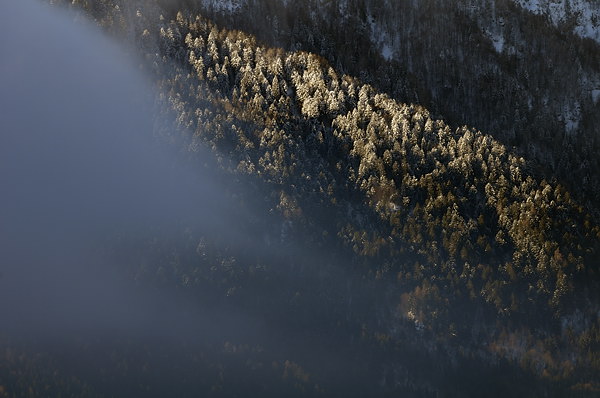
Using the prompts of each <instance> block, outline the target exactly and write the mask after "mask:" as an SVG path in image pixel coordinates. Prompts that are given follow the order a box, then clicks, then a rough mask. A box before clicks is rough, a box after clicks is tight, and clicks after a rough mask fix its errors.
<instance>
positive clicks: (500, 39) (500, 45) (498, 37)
mask: <svg viewBox="0 0 600 398" xmlns="http://www.w3.org/2000/svg"><path fill="white" fill-rule="evenodd" d="M485 34H486V36H487V37H488V38H489V39H490V40H491V41H492V44H493V46H494V49H495V50H496V52H497V53H502V50H504V42H505V40H504V35H502V33H501V32H499V33H493V32H490V31H489V30H485Z"/></svg>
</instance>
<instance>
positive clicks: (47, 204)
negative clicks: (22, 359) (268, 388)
mask: <svg viewBox="0 0 600 398" xmlns="http://www.w3.org/2000/svg"><path fill="white" fill-rule="evenodd" d="M78 21H79V22H74V18H73V15H70V14H69V13H68V12H66V11H64V10H60V12H59V11H57V10H56V9H55V8H50V7H47V6H44V5H41V4H39V3H36V2H34V1H19V2H10V3H9V2H3V3H1V4H0V52H1V53H2V54H3V55H4V56H2V57H0V110H1V112H0V131H1V134H0V186H1V187H2V194H1V196H0V220H1V221H0V319H2V320H3V322H2V324H1V326H0V338H8V339H9V340H10V339H19V341H25V342H26V344H28V343H30V342H33V343H35V344H41V346H42V349H46V348H47V347H57V346H58V347H67V349H65V350H62V349H59V352H61V353H64V352H72V355H74V356H77V355H78V354H77V353H78V352H79V351H77V348H75V349H73V344H75V343H73V342H74V341H82V339H83V341H87V342H90V341H93V342H94V344H96V346H100V347H103V346H109V347H110V346H111V345H113V344H115V341H116V342H119V341H120V342H121V343H122V342H123V341H126V340H127V339H133V340H134V341H136V342H138V343H140V344H141V343H142V342H144V341H148V340H150V341H156V340H157V339H158V340H160V341H161V342H163V343H164V344H167V345H169V346H170V344H177V342H180V343H181V344H183V345H184V346H185V347H189V346H190V345H191V346H198V345H203V346H212V345H219V344H220V345H222V344H223V342H224V341H226V340H227V339H230V338H231V339H233V340H237V341H253V342H255V343H256V342H258V343H261V342H267V343H268V344H271V349H273V350H275V352H276V354H275V355H281V358H282V359H286V358H287V357H285V356H284V355H286V354H285V353H287V354H289V355H290V356H294V355H299V356H300V357H301V358H305V360H306V361H307V362H310V363H313V364H315V366H317V367H323V368H325V369H327V371H328V372H331V373H332V376H333V378H332V380H334V383H338V382H340V383H344V384H346V380H343V377H341V375H342V374H343V372H344V369H345V368H346V367H347V365H346V364H345V362H346V361H347V358H345V357H344V356H340V355H339V354H338V353H337V352H334V351H333V349H332V348H331V347H329V346H327V343H326V342H327V341H330V340H331V339H333V337H331V336H327V334H326V333H325V332H324V330H326V327H327V326H323V328H321V325H319V322H322V321H323V322H324V321H327V320H326V319H324V318H323V317H325V316H326V314H327V309H326V306H327V303H322V302H318V300H320V298H321V296H320V295H318V294H315V295H314V296H312V297H311V296H310V292H311V291H316V292H318V291H320V289H321V290H326V291H328V292H329V293H330V296H331V297H335V298H333V299H332V300H338V301H340V300H341V301H343V300H345V298H344V297H343V296H344V294H349V291H350V287H349V285H347V284H346V280H348V275H346V274H344V272H343V271H342V268H341V267H336V266H335V265H331V264H329V265H328V268H327V270H323V269H320V270H318V272H314V271H315V270H317V269H319V263H320V262H321V261H324V260H323V259H325V258H327V257H328V256H327V255H326V254H324V253H320V252H318V251H315V250H313V251H311V252H307V251H306V250H305V249H304V248H303V246H304V245H302V244H301V242H287V243H286V244H285V245H278V244H276V243H269V242H265V241H264V238H263V235H264V233H263V231H258V230H257V231H254V232H255V233H254V234H247V233H246V232H244V229H243V228H241V227H240V226H241V223H240V219H243V218H244V217H250V218H257V217H260V214H248V213H247V212H248V211H250V212H252V210H251V209H250V210H248V209H239V208H237V207H236V206H235V205H234V203H233V201H232V200H231V195H230V194H228V193H227V189H226V188H225V185H226V184H224V182H223V181H220V178H222V175H223V174H220V173H219V172H217V171H216V170H212V169H211V167H194V165H193V164H190V163H189V162H187V163H186V162H184V161H183V160H181V159H180V157H181V156H180V155H181V154H179V153H178V152H177V148H174V147H170V146H168V145H167V144H166V143H165V142H164V141H161V140H160V139H157V137H155V136H154V124H155V123H156V109H155V105H154V98H155V95H156V93H155V92H154V91H153V87H152V84H151V82H150V79H146V78H145V76H144V74H143V73H142V72H141V70H140V69H139V68H138V67H137V64H138V63H137V61H136V59H135V57H134V56H132V55H131V54H129V53H127V52H126V49H125V48H124V47H121V46H119V45H117V44H116V43H114V42H112V41H111V40H109V39H108V38H106V37H105V36H104V35H103V34H101V33H100V32H99V30H98V29H97V28H96V27H94V26H92V25H91V24H88V23H86V22H82V21H81V19H78ZM159 122H160V121H159ZM199 157H200V158H202V157H204V158H205V160H206V163H208V164H211V162H212V160H211V159H212V158H211V155H209V153H208V151H207V152H206V153H201V154H200V155H199ZM259 224H260V223H259ZM187 227H190V228H192V229H193V230H194V231H195V232H199V233H203V234H206V235H209V236H211V237H212V238H214V239H216V240H217V243H218V241H219V239H220V241H226V242H227V245H228V247H233V248H234V249H235V248H238V249H240V250H241V251H243V252H244V253H245V254H246V255H253V253H254V254H255V255H259V254H260V256H261V257H262V258H263V259H264V258H269V259H270V260H271V261H272V262H274V263H276V262H283V261H290V259H292V258H293V260H292V262H293V263H294V264H296V265H297V268H299V269H300V268H302V269H305V271H304V276H303V278H304V279H301V278H299V277H298V275H295V274H292V273H290V274H286V271H285V270H289V269H290V268H289V267H282V270H283V271H282V272H281V273H280V274H278V275H277V278H279V279H277V280H278V281H281V282H282V284H283V285H284V286H282V287H281V291H283V292H284V293H282V292H272V293H269V294H263V295H262V296H263V299H264V297H271V298H275V299H274V300H273V302H264V303H263V304H261V306H260V308H261V309H260V311H262V310H263V309H264V311H265V312H269V313H270V315H269V316H267V318H269V320H268V321H267V320H265V318H263V317H262V315H263V314H261V313H259V312H260V311H259V312H256V311H255V312H247V311H246V310H244V309H242V308H232V307H224V306H214V307H213V306H210V305H208V304H206V303H202V302H199V301H198V300H197V299H196V300H194V299H190V297H189V296H186V295H185V294H181V293H180V292H177V291H176V289H164V288H158V287H152V286H148V285H144V284H142V285H140V284H137V283H134V281H132V280H131V277H130V275H128V274H127V272H126V269H127V268H128V264H124V263H122V261H125V260H122V259H119V258H116V257H114V256H111V255H107V250H106V247H107V245H108V246H109V250H108V252H110V251H111V250H110V245H112V244H114V242H118V241H124V242H127V241H128V240H131V241H136V239H143V237H144V236H156V235H157V234H158V236H159V238H160V236H164V237H167V240H168V239H170V238H172V236H178V233H180V232H181V230H183V229H185V228H187ZM257 229H260V227H257ZM217 237H218V238H217ZM142 247H143V245H142ZM126 257H127V256H126ZM307 264H311V265H312V267H313V268H308V271H306V269H307V268H306V266H307ZM334 267H335V268H334ZM292 268H293V266H292ZM334 269H335V270H336V272H335V274H334V273H332V271H333V270H334ZM314 281H317V282H319V285H313V283H312V282H314ZM332 281H335V284H334V283H332ZM303 283H304V284H305V285H304V286H302V284H303ZM299 286H301V288H302V289H305V292H306V297H307V298H306V299H303V300H304V301H302V302H301V304H299V305H298V307H299V308H296V309H295V310H294V309H292V313H293V311H297V312H298V313H301V312H303V311H306V310H311V308H312V307H313V306H315V307H316V306H317V305H319V306H321V309H319V311H315V312H318V313H320V314H321V318H315V320H314V324H310V325H306V324H305V325H300V326H301V327H304V328H307V327H308V328H311V333H309V334H307V336H308V337H307V336H303V335H302V333H303V330H294V329H297V327H296V326H295V325H294V324H291V323H289V320H290V319H291V318H292V317H293V315H289V314H288V313H289V312H290V309H289V308H287V307H286V305H287V304H288V303H286V302H285V301H284V300H281V301H278V300H277V299H278V298H285V297H290V296H292V295H293V292H290V293H289V294H288V292H287V291H286V290H285V289H287V288H289V289H298V288H299ZM252 289H260V286H258V287H252ZM342 290H343V291H342ZM355 290H357V291H359V289H358V288H356V289H355ZM280 296H281V297H280ZM265 301H267V300H265ZM355 303H356V300H355ZM355 305H356V304H355ZM302 306H305V307H306V308H301V307H302ZM309 306H310V307H311V308H308V307H309ZM323 308H325V309H323ZM283 317H285V318H286V319H285V320H283V321H282V320H281V318H283ZM280 322H281V323H283V325H280V324H279V323H280ZM285 322H288V324H285ZM311 322H312V321H311ZM123 339H125V340H123ZM119 344H120V343H119ZM339 344H342V342H341V341H340V343H339ZM179 349H181V346H179ZM124 351H125V349H124ZM88 355H89V354H88ZM345 355H348V356H351V354H350V353H346V354H345ZM173 357H174V359H173V358H172V359H171V361H172V362H173V363H177V362H178V361H179V360H180V358H177V353H176V352H175V353H173ZM83 360H84V361H85V358H84V359H83ZM132 360H134V359H132ZM75 366H79V365H75ZM162 366H163V365H162V363H161V364H160V365H157V368H158V369H163V368H162ZM166 366H170V365H165V367H166ZM360 366H361V367H362V364H361V365H360ZM360 369H362V368H360ZM160 371H161V370H159V371H158V372H160ZM334 373H335V374H334ZM241 379H244V378H243V377H241ZM173 380H177V382H179V381H180V380H179V375H177V376H175V377H172V380H171V381H173ZM153 381H154V380H153ZM154 382H155V383H156V381H154ZM158 383H159V384H164V383H162V382H158ZM168 383H169V382H167V384H168ZM355 383H356V384H358V383H359V381H358V380H357V381H355ZM129 387H131V388H135V387H133V384H131V386H129ZM129 387H127V388H129ZM111 388H114V389H115V391H117V394H123V393H124V392H123V391H127V390H126V388H125V387H124V386H118V385H115V386H112V387H111ZM122 388H125V390H121V389H122ZM182 388H184V387H182ZM155 394H159V393H158V392H156V393H155Z"/></svg>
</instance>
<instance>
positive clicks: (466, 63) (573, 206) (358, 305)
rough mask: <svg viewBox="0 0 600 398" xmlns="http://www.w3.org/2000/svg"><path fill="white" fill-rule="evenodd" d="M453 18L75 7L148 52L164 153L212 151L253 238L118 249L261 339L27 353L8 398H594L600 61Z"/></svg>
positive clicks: (132, 269) (381, 10) (242, 230)
mask: <svg viewBox="0 0 600 398" xmlns="http://www.w3.org/2000/svg"><path fill="white" fill-rule="evenodd" d="M53 3H58V2H53ZM69 3H70V2H69ZM442 3H444V4H445V2H435V1H431V2H422V3H419V5H416V3H414V2H406V3H402V4H403V5H402V6H399V7H391V6H390V4H388V3H387V2H385V1H381V2H376V1H373V2H369V3H365V2H361V1H355V2H352V1H347V2H320V1H319V2H316V3H315V4H312V3H311V4H310V5H308V6H307V5H306V4H300V3H293V2H281V3H273V4H271V3H261V2H256V3H253V2H235V1H231V2H190V1H187V2H185V1H182V2H174V1H170V2H161V1H158V2H157V3H156V4H154V2H148V1H146V2H137V3H136V2H119V1H114V2H113V1H109V0H106V1H97V2H94V1H74V2H73V5H72V7H73V8H75V9H83V10H85V11H86V12H87V13H88V16H90V17H91V18H93V19H94V20H95V21H96V22H97V23H98V24H99V25H100V26H102V28H103V29H104V30H105V31H107V32H109V33H110V34H111V35H112V36H113V37H116V38H119V39H121V40H123V41H125V42H126V43H128V45H132V47H131V48H134V49H135V50H133V51H134V52H135V53H136V54H137V56H139V57H140V61H139V62H140V70H141V73H146V74H148V75H149V76H150V77H151V80H152V81H153V83H154V85H155V88H156V90H157V92H158V94H157V98H156V105H155V107H156V109H157V112H156V113H155V115H153V116H151V117H152V118H153V120H154V125H155V131H154V132H153V134H154V136H155V137H157V139H158V140H159V141H160V142H163V143H164V145H171V146H172V147H174V148H176V150H177V151H178V154H179V157H180V158H182V159H185V160H186V161H187V162H188V166H189V167H191V168H192V169H193V168H195V167H197V168H198V169H199V170H200V169H203V170H205V169H207V168H210V167H211V166H207V165H206V164H207V163H211V162H212V161H211V160H207V155H206V153H207V152H206V151H208V152H210V153H211V156H212V157H213V158H214V164H215V167H216V169H217V171H215V172H214V173H216V175H217V176H218V177H217V178H218V179H220V180H222V181H223V183H224V185H225V186H226V191H227V193H228V195H229V199H230V200H231V201H232V203H235V206H234V207H235V210H232V211H231V213H232V220H233V221H231V223H232V225H233V228H232V229H236V230H237V234H236V235H235V236H236V238H235V239H232V238H231V237H232V236H233V235H230V233H229V232H227V233H225V232H214V231H213V232H210V231H208V232H207V231H206V230H205V229H203V228H202V227H201V224H202V222H197V221H191V220H192V219H195V217H194V216H193V215H192V214H190V218H189V219H190V221H184V222H182V225H181V226H180V227H179V228H178V230H177V231H176V232H171V233H169V234H165V233H162V232H161V231H160V230H153V229H150V230H148V231H146V232H145V233H144V234H141V235H140V236H136V237H134V238H128V239H123V238H110V239H108V242H109V244H108V245H107V248H106V249H105V250H106V251H107V252H108V254H109V255H111V256H115V257H116V258H119V259H122V260H123V262H124V263H125V264H127V266H126V272H127V273H128V275H130V276H131V277H132V279H135V280H136V283H139V284H141V285H144V286H154V287H158V288H160V289H163V290H164V291H169V292H171V291H175V292H177V295H178V297H179V295H181V297H183V298H184V299H185V300H186V302H190V303H192V306H193V305H194V303H195V304H196V305H198V306H206V307H208V308H212V310H213V311H214V312H215V313H220V312H223V313H227V314H229V313H235V314H238V313H243V314H245V315H244V316H247V317H249V318H250V319H260V321H256V323H257V324H259V325H260V326H257V327H256V328H257V329H258V330H260V331H258V332H252V333H250V332H248V333H244V332H243V329H244V326H241V327H239V326H238V327H234V328H233V329H234V330H235V331H232V332H230V331H227V332H222V333H216V335H217V337H211V338H208V339H206V341H203V342H202V343H199V342H198V341H197V340H195V339H194V338H193V337H191V338H190V337H186V338H182V339H181V341H179V340H174V341H170V342H168V343H164V342H162V343H161V342H153V341H137V342H136V341H135V340H134V341H132V340H131V339H127V338H123V337H117V338H116V339H115V341H109V342H102V341H100V342H98V341H94V340H93V339H92V340H91V341H85V339H84V341H81V342H80V343H78V344H75V345H74V347H72V348H71V350H72V353H71V354H69V355H70V357H72V358H75V359H72V360H71V361H72V362H69V360H65V358H64V357H65V355H66V354H64V353H62V352H61V351H60V350H55V349H48V348H45V347H43V348H42V351H44V350H45V351H49V352H48V353H45V354H43V355H42V354H38V355H39V356H37V357H36V354H35V352H36V349H37V348H38V347H37V346H34V347H30V346H27V345H26V344H24V343H20V342H19V339H18V338H14V337H12V336H10V337H9V338H7V341H8V342H7V343H6V344H4V345H5V346H6V347H7V348H6V355H5V356H4V357H5V361H4V362H3V363H4V364H6V365H5V367H4V368H3V369H0V371H2V372H3V373H2V374H3V375H7V374H8V376H7V377H8V378H9V380H11V382H10V383H8V384H7V385H5V386H4V387H2V389H0V394H5V395H7V396H22V392H23V391H24V390H25V388H26V386H27V385H29V384H32V383H37V385H40V386H41V385H44V384H45V385H51V386H53V387H52V388H55V389H56V391H66V390H62V388H64V387H61V386H65V385H66V386H69V387H68V390H69V391H73V390H74V391H80V390H81V389H87V390H86V391H89V392H90V396H93V395H91V394H92V391H93V393H94V394H98V395H99V396H120V395H121V394H122V392H123V391H126V392H127V393H128V396H148V395H147V394H151V395H152V394H154V395H156V396H160V395H161V394H168V393H169V391H172V390H170V388H172V387H170V386H173V385H177V387H176V388H179V390H175V391H176V392H177V391H178V392H179V395H181V396H189V395H192V394H200V395H203V396H237V395H239V394H246V395H249V396H255V395H256V396H280V395H281V394H283V395H286V396H392V395H397V394H405V395H406V396H523V395H531V396H569V395H572V396H581V395H583V396H586V394H589V396H592V395H593V394H594V393H597V391H598V390H599V389H600V381H599V380H598V377H597V375H598V373H599V372H600V362H599V359H598V347H599V345H600V320H599V316H598V314H599V313H600V294H599V293H600V290H599V288H600V286H599V282H600V278H599V277H600V276H599V275H598V272H599V260H598V258H600V253H599V252H600V218H599V217H598V210H600V207H599V206H600V204H599V202H598V192H599V191H598V189H599V185H598V184H599V181H600V180H599V178H600V173H598V170H599V168H598V166H599V165H598V160H597V159H596V158H595V157H594V156H592V154H593V153H595V150H596V149H598V142H599V141H598V131H597V128H596V127H594V126H595V125H596V124H595V122H596V120H597V118H598V114H600V113H598V112H597V110H598V104H597V101H595V99H594V97H593V95H592V91H590V90H591V88H592V87H595V86H593V84H594V83H593V82H595V81H597V82H600V76H599V75H598V74H599V73H600V71H599V70H598V68H599V66H598V65H600V64H599V63H598V61H599V59H598V57H599V56H600V52H599V51H598V47H597V44H595V43H593V42H591V41H590V40H587V41H586V40H582V39H579V38H576V37H575V35H574V34H573V35H572V33H569V32H567V33H564V31H560V33H559V31H558V30H556V29H557V28H556V27H553V25H551V24H549V23H547V22H543V21H542V19H541V18H540V17H536V16H533V15H531V14H529V13H526V12H525V11H523V10H522V9H521V8H517V7H516V6H514V3H513V2H509V1H495V2H492V3H494V4H495V5H496V8H495V15H493V16H490V15H487V14H485V15H479V16H477V17H474V14H472V13H471V11H469V9H468V8H464V9H460V7H459V8H456V6H455V5H452V6H450V5H447V6H446V5H444V4H442ZM462 3H465V4H466V2H457V4H462ZM322 9H325V10H327V12H325V13H323V12H316V11H315V10H322ZM311 10H312V11H311ZM313 11H314V12H313ZM473 12H475V11H473ZM499 15H501V17H499ZM323 18H326V20H325V19H323ZM487 18H490V19H487ZM500 18H502V20H503V21H504V22H502V23H500V22H498V21H499V20H500ZM431 19H435V20H436V21H438V22H437V23H436V24H434V25H431V24H428V23H427V21H430V20H431ZM418 21H421V23H417V22H418ZM473 21H476V23H475V24H473V23H472V22H473ZM492 22H493V23H498V24H499V25H497V26H496V28H493V29H492V26H494V25H492ZM517 26H518V27H519V29H517V28H516V27H517ZM511 27H513V28H514V30H511V29H512V28H511ZM425 31H427V32H425ZM249 32H250V33H249ZM442 32H452V34H443V33H442ZM540 32H541V33H540ZM252 33H254V34H256V36H253V35H252ZM499 35H501V37H502V40H500V39H498V38H499V37H500V36H499ZM557 35H566V36H565V37H568V39H569V40H568V42H569V43H570V44H569V45H567V44H565V43H566V41H563V40H554V38H555V37H557ZM406 37H411V38H414V41H413V40H406ZM434 37H435V38H437V39H438V40H433V38H434ZM392 38H393V39H392ZM500 42H502V44H501V45H500ZM349 43H352V46H351V47H350V46H348V44H349ZM526 48H534V49H535V48H539V51H538V52H535V51H530V50H526ZM536 51H537V50H536ZM433 54H435V55H433ZM541 54H542V55H543V57H544V59H546V58H547V59H561V58H563V57H565V58H566V57H568V58H569V59H574V60H575V61H574V62H575V63H576V64H577V68H574V67H572V66H570V65H566V64H563V63H560V62H557V63H556V65H552V67H549V66H548V65H547V63H545V62H539V61H538V62H534V61H533V59H534V58H535V57H539V56H540V55H541ZM565 82H570V84H566V83H565ZM599 87H600V86H599ZM429 107H431V109H432V110H429V109H428V108H429ZM575 108H577V111H575V110H574V109H575ZM567 113H568V114H569V115H571V116H572V117H574V118H575V117H576V119H577V120H576V121H575V119H568V118H567V117H566V115H567ZM149 117H150V116H149ZM445 118H447V119H445ZM567 119H568V120H567ZM470 126H471V127H470ZM479 129H481V130H479ZM149 133H151V132H149ZM190 211H192V212H193V210H190ZM111 242H112V243H111ZM211 316H212V315H211ZM223 318H225V320H223ZM232 318H235V319H236V321H233V320H229V319H228V318H227V316H221V317H220V316H217V315H214V321H215V324H216V325H224V324H226V325H229V324H233V325H237V323H236V322H239V323H243V321H239V319H238V316H237V315H236V316H235V317H232ZM211 319H213V318H211ZM242 319H245V318H242ZM219 322H221V323H219ZM253 322H254V321H253ZM253 322H251V324H252V325H254V323H253ZM216 327H217V326H216ZM221 327H222V326H218V327H217V328H221ZM226 329H227V328H226V327H224V330H226ZM219 330H220V329H219ZM221 335H222V337H221ZM102 344H108V345H109V346H110V347H112V351H111V353H110V355H109V354H106V353H103V352H102V349H99V348H97V347H98V346H99V345H102ZM198 344H199V345H200V348H192V349H189V348H190V347H196V345H198ZM95 347H96V348H95ZM15 350H16V351H19V350H20V351H21V352H22V353H21V354H20V356H17V355H14V354H13V352H14V351H15ZM38 351H39V350H38ZM69 355H66V356H69ZM157 358H158V359H157ZM160 358H170V359H169V360H165V361H163V362H161V360H160ZM85 361H98V362H101V363H103V364H104V365H103V369H104V371H103V372H102V373H96V372H94V371H92V370H90V368H89V366H88V367H87V368H86V367H83V369H87V370H78V369H77V366H78V365H73V363H75V364H78V363H79V362H82V363H83V362H85ZM49 362H52V363H53V364H54V365H51V366H50V367H52V366H55V367H56V368H58V369H66V370H65V372H66V376H65V377H64V379H60V378H57V377H53V376H48V375H47V374H46V373H45V372H41V371H39V369H45V368H46V369H47V368H48V367H49V366H48V365H46V364H47V363H49ZM141 363H145V364H146V365H144V369H145V370H144V371H143V372H142V371H140V370H138V368H139V366H137V365H136V364H141ZM23 368H25V370H23V371H21V370H19V372H18V373H15V372H13V371H12V369H23ZM86 372H87V373H86ZM181 375H184V376H181ZM199 375H201V376H199ZM132 378H133V379H135V380H136V382H135V383H137V384H135V383H134V382H127V380H131V379H132ZM179 379H183V381H182V382H181V384H177V383H175V382H174V381H175V380H179ZM474 380H479V381H478V382H476V381H474ZM89 385H91V386H93V388H92V387H89ZM0 387H1V386H0ZM149 391H152V393H150V392H149ZM76 394H80V393H79V392H77V393H76ZM31 395H33V396H35V395H39V394H31ZM0 396H1V395H0Z"/></svg>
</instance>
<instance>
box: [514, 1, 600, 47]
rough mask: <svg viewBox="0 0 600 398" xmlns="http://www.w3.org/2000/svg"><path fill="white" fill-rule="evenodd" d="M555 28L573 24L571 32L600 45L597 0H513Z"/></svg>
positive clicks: (599, 9)
mask: <svg viewBox="0 0 600 398" xmlns="http://www.w3.org/2000/svg"><path fill="white" fill-rule="evenodd" d="M513 2H514V3H516V4H518V5H519V6H521V7H523V8H525V9H526V10H529V11H530V12H532V13H534V14H537V15H544V16H545V17H546V18H548V20H549V21H550V22H551V23H552V24H553V25H555V26H559V25H561V24H563V23H566V22H574V23H575V27H574V28H573V32H574V33H575V34H577V35H579V36H580V37H584V38H589V39H592V40H595V41H596V42H598V43H600V1H598V0H558V1H557V0H513Z"/></svg>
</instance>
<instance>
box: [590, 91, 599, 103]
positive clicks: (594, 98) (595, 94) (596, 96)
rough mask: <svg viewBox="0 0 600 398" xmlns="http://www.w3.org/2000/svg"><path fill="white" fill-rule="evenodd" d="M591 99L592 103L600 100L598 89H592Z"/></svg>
mask: <svg viewBox="0 0 600 398" xmlns="http://www.w3.org/2000/svg"><path fill="white" fill-rule="evenodd" d="M592 101H594V105H596V104H597V103H598V101H600V89H595V90H592Z"/></svg>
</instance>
